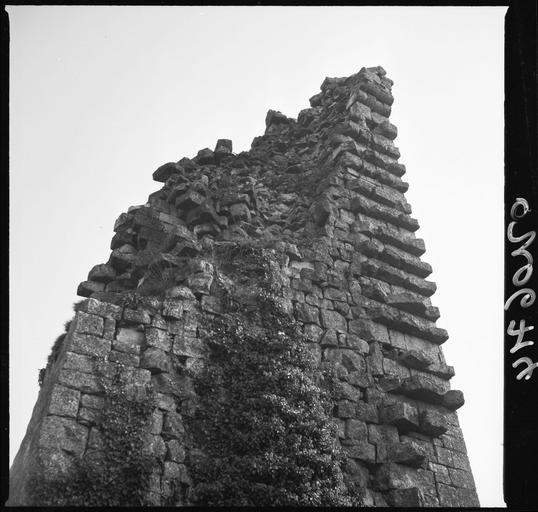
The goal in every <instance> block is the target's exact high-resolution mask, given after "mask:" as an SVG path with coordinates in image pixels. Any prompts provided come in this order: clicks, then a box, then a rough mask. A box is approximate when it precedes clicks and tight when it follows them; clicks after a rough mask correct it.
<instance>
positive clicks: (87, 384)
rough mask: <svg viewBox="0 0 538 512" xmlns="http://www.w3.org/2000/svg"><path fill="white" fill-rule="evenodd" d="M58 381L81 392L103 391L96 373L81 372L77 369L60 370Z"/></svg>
mask: <svg viewBox="0 0 538 512" xmlns="http://www.w3.org/2000/svg"><path fill="white" fill-rule="evenodd" d="M58 382H59V383H60V384H63V385H64V386H66V387H69V388H73V389H78V390H79V391H82V392H83V393H100V392H101V391H103V386H102V382H101V380H100V379H99V377H98V376H97V375H93V374H90V373H82V372H79V371H77V370H68V369H64V370H61V371H60V373H59V375H58Z"/></svg>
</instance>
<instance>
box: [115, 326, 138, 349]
mask: <svg viewBox="0 0 538 512" xmlns="http://www.w3.org/2000/svg"><path fill="white" fill-rule="evenodd" d="M144 342H145V336H144V332H143V331H140V330H138V329H132V328H126V327H122V328H121V329H119V331H118V333H117V335H116V339H114V340H113V341H112V347H113V348H114V350H118V351H120V352H126V353H127V354H134V355H138V354H140V351H141V349H142V346H143V344H144Z"/></svg>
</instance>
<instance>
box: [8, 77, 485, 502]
mask: <svg viewBox="0 0 538 512" xmlns="http://www.w3.org/2000/svg"><path fill="white" fill-rule="evenodd" d="M391 87H392V81H391V80H390V79H388V78H387V77H386V73H385V71H384V70H383V69H382V68H380V67H376V68H368V69H365V68H363V69H362V70H360V72H359V73H357V74H355V75H352V76H350V77H348V78H338V79H335V78H327V79H326V80H325V81H324V82H323V84H322V86H321V92H320V93H319V94H316V95H315V96H313V97H312V98H311V99H310V104H311V107H310V108H306V109H304V110H302V111H301V112H300V113H299V115H298V117H297V119H296V120H295V119H291V118H288V117H286V116H284V115H283V114H281V113H280V112H276V111H273V110H271V111H269V113H268V114H267V118H266V131H265V133H264V135H262V136H260V137H256V138H255V139H254V141H253V143H252V147H251V149H250V151H247V152H242V153H239V154H235V153H233V152H232V143H231V141H229V140H227V139H220V140H218V141H217V143H216V146H215V149H214V151H212V150H210V149H209V148H204V149H201V150H200V151H199V152H198V154H197V155H195V156H194V157H193V158H182V159H180V160H179V161H178V162H169V163H166V164H164V165H162V166H161V167H159V168H158V169H157V170H156V171H155V172H154V173H153V177H154V179H155V180H156V181H157V182H160V183H162V188H161V189H160V190H158V191H156V192H154V193H152V194H151V195H150V196H149V198H148V201H147V202H146V203H145V204H144V205H142V206H135V207H131V208H129V209H128V211H127V212H125V213H122V214H121V215H120V217H119V218H118V219H117V221H116V222H115V224H114V232H115V234H114V237H113V238H112V242H111V251H112V252H111V254H110V258H109V260H108V261H107V262H105V263H101V264H98V265H96V266H94V267H93V268H92V269H91V270H90V272H89V275H88V280H87V281H85V282H83V283H81V284H80V286H79V288H78V293H79V295H81V296H82V297H86V299H85V300H84V301H83V302H82V303H81V304H79V305H78V306H77V313H76V315H75V318H74V321H73V322H72V325H71V327H70V329H69V332H67V333H66V336H65V338H64V341H63V343H62V346H61V347H60V350H59V354H58V355H57V357H56V360H55V361H53V362H51V364H49V365H48V366H47V368H46V371H45V372H44V379H43V384H42V388H41V392H40V394H39V398H38V402H37V404H36V407H35V409H34V413H33V415H32V419H31V421H30V425H29V426H28V431H27V434H26V436H25V438H24V440H23V443H22V445H21V448H20V450H19V453H18V454H17V457H16V458H15V461H14V463H13V467H12V469H11V483H10V491H11V492H10V501H9V502H8V504H16V505H24V504H27V500H28V489H27V484H28V476H29V474H30V469H32V468H33V467H34V466H35V465H36V464H37V463H38V462H39V463H40V464H41V465H42V466H43V467H44V468H45V473H46V475H48V476H54V475H60V474H68V473H69V471H70V470H71V468H72V466H73V463H74V460H75V459H76V458H81V457H82V458H85V457H86V458H87V459H88V460H92V461H93V460H94V459H95V460H98V458H99V449H101V448H102V434H101V433H100V432H99V429H98V428H97V423H98V418H99V411H100V409H102V407H103V396H102V395H103V385H104V384H106V383H107V382H110V381H111V379H113V378H115V376H116V375H117V377H118V378H119V382H120V384H121V385H122V386H123V387H124V389H125V390H126V392H127V394H128V395H129V396H131V397H143V396H144V393H145V392H146V391H145V389H146V386H147V385H150V384H151V386H152V388H153V391H154V394H155V397H156V398H155V404H154V405H155V409H154V411H153V413H152V415H151V421H150V422H149V423H150V425H149V426H148V432H147V442H146V444H145V446H144V447H142V448H143V449H144V450H146V451H147V453H150V454H152V455H153V456H154V457H155V458H156V460H158V468H157V470H156V471H155V472H154V473H152V475H151V478H150V481H149V482H148V498H149V499H150V502H151V503H152V504H153V505H155V506H159V505H162V504H165V503H167V502H168V503H169V502H170V499H172V498H173V500H174V502H175V504H176V505H187V504H189V500H188V489H189V486H190V485H191V484H192V482H191V479H190V475H189V467H190V464H191V463H192V461H193V460H196V459H197V458H198V457H200V456H201V452H200V450H199V449H198V447H196V446H194V445H193V442H192V439H191V438H190V437H189V434H188V432H187V431H186V428H185V425H186V423H185V422H184V416H185V415H191V414H192V412H193V407H195V404H196V396H195V394H194V392H193V389H192V384H191V382H190V381H189V379H188V378H187V377H186V376H185V372H184V370H185V369H187V368H192V367H195V366H196V365H197V364H199V362H200V361H201V360H203V358H204V357H206V356H207V354H208V347H206V346H205V342H204V336H203V332H204V325H203V323H201V314H202V313H204V314H207V315H219V314H222V313H223V312H224V311H225V309H226V307H227V305H226V303H225V301H223V294H222V290H223V289H226V290H232V289H233V290H234V293H235V294H236V295H235V298H236V300H237V301H238V302H239V303H240V304H241V305H242V307H244V308H252V307H256V304H255V301H253V300H252V299H253V297H254V296H255V292H256V290H253V289H252V286H249V283H245V282H241V283H239V282H233V279H230V278H229V277H228V276H227V275H226V273H225V272H223V271H222V269H221V267H220V266H219V262H218V261H217V260H216V259H215V258H216V257H215V254H216V252H217V251H215V249H216V248H218V247H222V246H223V245H225V244H229V243H230V241H233V240H235V241H238V240H239V241H246V240H249V239H250V240H252V239H257V240H262V241H264V242H265V243H266V244H270V243H272V244H273V248H274V249H275V250H276V251H277V252H278V253H279V254H280V255H281V257H280V260H279V261H280V263H279V265H280V268H279V269H278V271H279V272H278V273H279V275H280V277H281V279H280V281H281V283H280V284H281V288H280V290H279V292H278V293H279V301H280V303H281V305H282V307H283V309H284V310H286V311H289V312H290V313H291V314H293V315H294V317H295V319H296V320H297V321H298V322H299V323H300V324H301V325H302V329H303V332H304V334H305V335H306V337H307V338H308V339H309V341H310V342H311V343H310V345H311V346H312V351H313V353H314V354H315V355H316V357H317V360H318V361H319V362H321V361H332V362H334V363H335V365H336V366H337V370H338V376H339V378H340V380H341V386H340V390H339V393H340V394H339V397H338V399H337V401H336V403H335V404H334V411H333V415H334V419H335V422H336V423H337V426H338V439H339V442H340V443H341V445H342V448H343V451H344V453H345V454H346V455H347V459H346V461H345V464H344V468H343V469H344V473H345V478H346V481H347V482H351V481H352V482H355V483H358V484H359V485H362V486H363V487H365V488H366V492H365V504H366V505H369V506H387V505H388V506H394V507H402V506H406V507H411V508H416V507H424V506H426V507H428V506H447V507H464V506H476V505H478V499H477V495H476V491H475V486H474V480H473V478H472V473H471V468H470V466H469V461H468V459H467V456H466V449H465V443H464V441H463V434H462V432H461V429H460V428H459V425H458V420H457V415H456V413H455V412H454V411H455V410H456V409H457V408H459V407H461V406H462V405H463V404H464V399H463V394H462V393H461V392H460V391H457V390H451V389H450V384H449V380H450V378H451V377H452V376H453V375H454V371H453V369H452V367H450V366H447V365H446V363H445V361H444V357H443V354H442V349H441V347H440V345H441V344H442V343H444V342H445V341H446V340H447V338H448V334H447V333H446V331H444V330H443V329H441V328H439V327H437V326H436V325H435V323H436V321H437V319H438V318H439V311H438V310H437V308H436V307H434V306H433V305H432V303H431V299H430V297H431V296H432V294H433V293H434V292H435V289H436V286H435V283H432V282H430V281H427V280H426V278H427V276H428V275H429V274H430V273H431V270H432V269H431V267H430V265H428V264H427V263H426V262H423V261H422V260H421V259H420V257H421V256H422V254H423V253H424V251H425V245H424V242H423V241H422V240H421V239H420V238H417V237H416V236H415V232H416V231H417V229H418V228H419V225H418V222H417V221H416V220H415V219H414V218H412V217H411V216H410V213H411V207H410V205H409V204H408V203H407V202H406V199H405V196H404V193H405V191H406V190H407V188H408V184H407V183H406V182H405V181H403V180H402V176H403V175H404V174H405V166H404V165H402V164H401V163H400V162H398V159H399V156H400V153H399V151H398V149H397V148H396V147H395V145H394V140H395V138H396V136H397V130H396V127H395V126H393V125H392V124H391V123H390V121H389V119H388V117H389V115H390V111H391V105H392V103H393V97H392V94H391ZM118 369H119V373H117V372H118ZM175 484H179V487H180V488H181V489H182V492H181V493H179V494H180V495H179V494H178V495H173V489H174V488H175V487H174V486H175Z"/></svg>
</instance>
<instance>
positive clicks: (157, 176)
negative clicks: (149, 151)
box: [152, 162, 183, 183]
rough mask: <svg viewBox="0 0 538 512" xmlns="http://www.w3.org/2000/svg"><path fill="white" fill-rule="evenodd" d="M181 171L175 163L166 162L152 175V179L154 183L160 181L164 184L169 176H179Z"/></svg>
mask: <svg viewBox="0 0 538 512" xmlns="http://www.w3.org/2000/svg"><path fill="white" fill-rule="evenodd" d="M182 171H183V168H182V167H181V166H180V165H179V164H178V163H176V162H168V163H166V164H164V165H161V166H160V167H159V168H158V169H157V170H156V171H155V172H154V173H153V175H152V176H153V179H154V180H155V181H160V182H161V183H164V182H165V181H166V180H167V179H168V178H170V176H172V175H174V174H180V173H181V172H182Z"/></svg>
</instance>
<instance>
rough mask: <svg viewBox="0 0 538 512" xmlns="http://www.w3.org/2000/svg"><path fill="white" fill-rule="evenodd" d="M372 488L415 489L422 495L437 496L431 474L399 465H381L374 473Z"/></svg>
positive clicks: (423, 470)
mask: <svg viewBox="0 0 538 512" xmlns="http://www.w3.org/2000/svg"><path fill="white" fill-rule="evenodd" d="M373 483H374V488H375V489H379V490H390V489H408V488H411V487H416V488H418V489H420V490H421V491H422V492H423V493H424V494H430V495H433V496H436V495H437V491H436V486H435V480H434V477H433V473H432V472H431V471H428V470H426V469H414V468H410V467H407V466H403V465H401V464H396V463H392V462H391V463H388V464H381V465H380V466H379V467H378V469H377V470H376V472H375V477H374V482H373Z"/></svg>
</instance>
